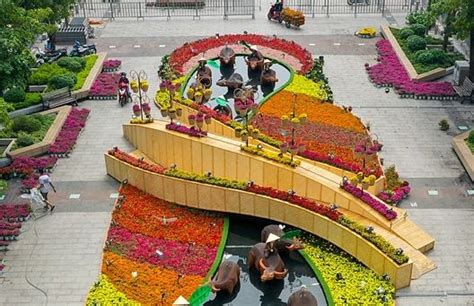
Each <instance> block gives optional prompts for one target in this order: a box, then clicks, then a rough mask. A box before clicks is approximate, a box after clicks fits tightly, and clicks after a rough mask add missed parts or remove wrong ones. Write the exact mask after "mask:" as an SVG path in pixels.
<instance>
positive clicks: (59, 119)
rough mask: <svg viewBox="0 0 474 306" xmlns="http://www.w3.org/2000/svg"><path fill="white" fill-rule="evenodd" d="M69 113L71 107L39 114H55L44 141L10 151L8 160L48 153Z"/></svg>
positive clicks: (62, 107)
mask: <svg viewBox="0 0 474 306" xmlns="http://www.w3.org/2000/svg"><path fill="white" fill-rule="evenodd" d="M70 111H71V106H61V107H59V108H55V109H52V110H47V111H44V112H41V113H40V114H50V113H57V115H56V118H55V119H54V122H53V124H52V125H51V127H50V128H49V130H48V132H47V133H46V135H45V136H44V139H43V140H42V141H41V142H38V143H35V144H32V145H31V146H27V147H23V148H19V149H16V150H14V151H11V152H9V153H8V156H9V157H10V158H15V157H19V156H27V157H32V156H37V155H41V154H44V153H46V152H48V149H49V146H50V145H51V144H52V143H53V142H54V140H55V139H56V137H57V136H58V134H59V132H60V131H61V128H62V126H63V124H64V121H65V120H66V118H67V116H68V115H69V112H70Z"/></svg>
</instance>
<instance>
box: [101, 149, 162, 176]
mask: <svg viewBox="0 0 474 306" xmlns="http://www.w3.org/2000/svg"><path fill="white" fill-rule="evenodd" d="M108 154H109V155H111V156H114V157H115V158H118V159H120V160H121V161H124V162H126V163H128V164H131V165H133V166H135V167H138V168H140V169H143V170H146V171H150V172H155V173H160V174H163V173H164V171H165V168H164V167H162V166H160V165H157V164H150V163H148V162H146V161H144V160H140V159H138V158H136V157H134V156H132V155H130V154H128V153H126V152H123V151H120V150H119V149H112V150H109V151H108Z"/></svg>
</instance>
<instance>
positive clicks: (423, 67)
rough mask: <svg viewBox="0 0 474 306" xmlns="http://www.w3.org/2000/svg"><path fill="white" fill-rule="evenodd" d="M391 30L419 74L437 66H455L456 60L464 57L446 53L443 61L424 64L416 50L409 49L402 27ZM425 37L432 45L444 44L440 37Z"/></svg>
mask: <svg viewBox="0 0 474 306" xmlns="http://www.w3.org/2000/svg"><path fill="white" fill-rule="evenodd" d="M390 30H391V31H392V34H393V36H394V37H395V39H396V40H397V42H398V44H399V45H400V47H401V48H402V50H403V52H405V55H406V56H407V58H408V59H409V60H410V62H411V64H412V65H413V67H414V68H415V70H416V72H417V73H418V74H421V73H425V72H428V71H431V70H433V69H436V68H448V67H451V66H453V65H454V62H455V61H457V60H463V59H464V57H463V56H462V54H458V53H446V56H445V58H444V60H443V61H441V62H438V63H436V64H422V63H419V62H418V61H417V59H416V57H415V52H411V51H410V49H408V47H407V44H406V40H405V39H402V38H401V37H400V31H401V29H395V28H390ZM424 38H425V40H426V43H427V44H430V45H436V44H442V43H443V41H442V40H441V39H439V38H434V37H431V36H425V37H424Z"/></svg>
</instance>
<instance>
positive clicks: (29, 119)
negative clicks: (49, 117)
mask: <svg viewBox="0 0 474 306" xmlns="http://www.w3.org/2000/svg"><path fill="white" fill-rule="evenodd" d="M12 129H13V131H14V132H20V131H23V132H27V133H33V132H35V131H39V130H40V129H41V121H39V120H38V119H36V118H34V117H33V116H20V117H16V118H14V119H13V125H12Z"/></svg>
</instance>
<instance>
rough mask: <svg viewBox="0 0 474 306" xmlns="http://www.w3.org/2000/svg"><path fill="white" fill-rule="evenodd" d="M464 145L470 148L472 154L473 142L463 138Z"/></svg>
mask: <svg viewBox="0 0 474 306" xmlns="http://www.w3.org/2000/svg"><path fill="white" fill-rule="evenodd" d="M465 142H466V145H467V146H468V147H469V149H471V153H472V154H474V143H472V142H469V141H468V140H467V139H466V140H465Z"/></svg>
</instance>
